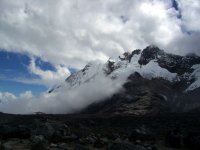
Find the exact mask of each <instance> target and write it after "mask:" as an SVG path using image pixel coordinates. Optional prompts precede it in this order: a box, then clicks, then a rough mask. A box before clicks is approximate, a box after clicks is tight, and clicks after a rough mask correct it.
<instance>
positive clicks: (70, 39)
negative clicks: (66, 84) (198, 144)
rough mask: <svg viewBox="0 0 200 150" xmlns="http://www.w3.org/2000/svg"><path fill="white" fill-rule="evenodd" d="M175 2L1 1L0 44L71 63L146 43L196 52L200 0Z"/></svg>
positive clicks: (79, 64) (57, 62)
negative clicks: (175, 4) (174, 3)
mask: <svg viewBox="0 0 200 150" xmlns="http://www.w3.org/2000/svg"><path fill="white" fill-rule="evenodd" d="M177 2H178V8H179V10H176V9H175V8H174V7H172V1H171V0H166V1H162V0H141V1H136V0H127V1H124V0H117V1H116V0H105V1H104V0H103V1H102V0H95V1H91V0H69V1H66V0H59V1H54V0H48V1H47V0H43V1H41V0H29V1H26V0H20V1H11V0H1V1H0V47H1V48H4V49H6V50H9V51H17V52H20V53H29V54H31V55H36V56H39V57H41V58H43V59H45V60H47V61H50V62H51V63H53V64H54V65H60V64H64V65H66V66H68V67H74V68H81V67H83V66H84V65H85V64H86V63H87V62H88V61H91V60H103V61H105V60H106V59H107V58H108V57H115V56H118V55H119V54H121V53H122V52H123V51H124V50H125V51H128V50H132V49H135V48H144V47H145V46H146V45H149V44H156V45H158V46H160V47H161V48H164V49H167V50H168V51H170V52H174V53H181V54H185V53H187V52H190V51H193V52H198V53H199V47H200V45H199V42H198V41H199V39H200V37H199V34H198V33H196V32H199V30H200V29H199V27H200V22H199V21H198V16H199V13H200V12H199V10H200V5H199V3H200V2H199V1H191V0H178V1H177ZM180 14H181V17H178V16H180ZM190 32H192V33H193V32H194V33H193V34H188V33H190Z"/></svg>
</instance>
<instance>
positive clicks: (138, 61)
mask: <svg viewBox="0 0 200 150" xmlns="http://www.w3.org/2000/svg"><path fill="white" fill-rule="evenodd" d="M199 65H200V57H199V56H197V55H194V54H193V55H191V54H190V55H187V56H179V55H174V54H170V53H166V52H165V51H164V50H161V49H159V48H158V47H156V46H154V45H150V46H148V47H146V48H145V49H144V50H139V49H137V50H134V51H132V52H125V53H124V54H122V56H119V57H118V58H116V59H111V58H110V59H109V60H108V61H107V62H106V63H105V64H103V63H100V62H90V63H88V64H87V65H86V66H85V67H84V68H83V69H82V70H80V71H78V72H76V73H74V74H72V75H71V76H69V77H68V78H67V79H66V80H65V82H64V83H63V84H61V85H59V86H57V87H56V88H54V89H52V90H51V91H49V92H50V93H51V92H53V91H54V92H55V91H57V90H59V88H62V87H65V88H66V87H67V88H69V89H71V88H77V87H79V85H81V84H84V83H87V82H92V80H95V79H96V78H98V77H100V76H101V77H102V76H103V77H105V78H111V79H116V78H121V79H123V80H126V79H127V77H128V76H129V75H130V74H132V73H134V72H138V73H139V74H140V75H141V76H142V77H144V78H147V79H152V78H163V79H165V80H169V81H170V82H172V81H176V82H178V81H184V82H186V83H187V84H189V85H188V88H187V89H186V91H190V90H194V89H196V88H198V87H200V75H199ZM124 82H125V81H124Z"/></svg>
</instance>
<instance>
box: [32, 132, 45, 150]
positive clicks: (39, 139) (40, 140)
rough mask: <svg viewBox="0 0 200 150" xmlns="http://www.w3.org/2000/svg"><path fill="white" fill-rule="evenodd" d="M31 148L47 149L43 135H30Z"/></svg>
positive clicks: (33, 149)
mask: <svg viewBox="0 0 200 150" xmlns="http://www.w3.org/2000/svg"><path fill="white" fill-rule="evenodd" d="M31 150H47V141H46V139H45V138H44V136H42V135H38V136H34V137H32V139H31Z"/></svg>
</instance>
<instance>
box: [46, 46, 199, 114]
mask: <svg viewBox="0 0 200 150" xmlns="http://www.w3.org/2000/svg"><path fill="white" fill-rule="evenodd" d="M99 78H109V79H112V80H113V82H118V83H120V84H121V88H120V89H119V90H117V91H116V92H115V93H114V94H112V96H110V97H107V98H102V100H101V101H98V102H96V103H92V104H90V105H89V106H88V107H87V108H85V109H84V110H82V111H81V112H82V113H95V114H96V113H100V114H102V113H109V114H135V115H147V114H158V113H165V112H183V111H191V110H193V109H195V108H197V107H200V101H199V97H200V57H199V56H197V55H195V54H188V55H186V56H180V55H175V54H170V53H166V52H165V51H164V50H161V49H159V48H158V47H157V46H154V45H150V46H148V47H146V48H145V49H143V50H139V49H137V50H134V51H132V52H125V53H124V54H123V55H122V56H119V58H117V59H109V60H108V61H107V62H106V63H105V64H102V63H99V62H91V63H89V64H87V65H86V66H85V67H84V68H83V69H82V70H80V71H78V72H77V73H74V74H72V75H71V76H69V77H68V78H67V79H66V80H65V82H64V83H62V84H61V85H59V86H57V87H55V88H53V89H52V90H50V91H49V93H56V92H59V91H60V90H61V89H65V90H70V89H74V90H76V89H78V88H79V87H80V86H83V85H84V84H86V83H90V84H93V83H94V84H95V82H94V81H96V80H98V79H99ZM97 86H98V85H97ZM105 90H107V89H105ZM88 92H89V91H88Z"/></svg>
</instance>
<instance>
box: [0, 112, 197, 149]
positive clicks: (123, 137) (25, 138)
mask: <svg viewBox="0 0 200 150" xmlns="http://www.w3.org/2000/svg"><path fill="white" fill-rule="evenodd" d="M0 136H1V139H0V144H1V146H0V147H1V150H95V149H96V150H104V149H105V150H178V149H184V150H199V148H200V114H198V113H187V114H162V115H159V116H143V117H141V116H140V117H139V116H134V115H123V116H120V115H112V116H111V115H106V114H104V115H87V114H84V115H83V114H82V115H80V114H76V115H46V114H36V115H8V114H0Z"/></svg>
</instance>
